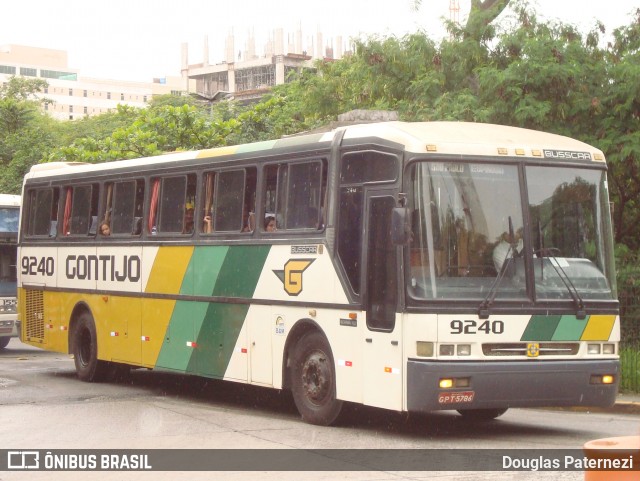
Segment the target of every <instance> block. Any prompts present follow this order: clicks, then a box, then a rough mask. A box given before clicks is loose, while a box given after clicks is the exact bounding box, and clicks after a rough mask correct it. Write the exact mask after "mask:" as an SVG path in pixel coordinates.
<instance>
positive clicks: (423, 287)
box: [18, 122, 620, 424]
mask: <svg viewBox="0 0 640 481" xmlns="http://www.w3.org/2000/svg"><path fill="white" fill-rule="evenodd" d="M606 172H607V171H606V163H605V159H604V155H603V153H602V152H601V151H599V150H597V149H595V148H593V147H591V146H589V145H586V144H584V143H581V142H578V141H575V140H572V139H569V138H566V137H562V136H558V135H552V134H547V133H541V132H536V131H531V130H525V129H519V128H512V127H504V126H497V125H487V124H473V123H456V122H433V123H402V122H389V123H380V124H368V125H358V126H349V127H343V128H339V129H336V130H334V131H332V132H327V133H319V134H309V135H304V136H299V137H291V138H286V139H281V140H275V141H270V142H259V143H254V144H247V145H239V146H233V147H223V148H217V149H211V150H202V151H197V152H179V153H172V154H167V155H163V156H158V157H152V158H142V159H136V160H124V161H117V162H111V163H105V164H98V165H88V164H70V163H69V164H67V163H50V164H42V165H38V166H35V167H33V168H32V169H31V172H30V173H29V174H27V176H26V177H25V182H24V191H23V208H22V222H21V232H20V250H19V266H18V267H19V279H18V296H19V297H18V305H19V310H20V316H21V319H22V321H23V323H22V337H23V340H24V342H26V343H28V344H31V345H33V346H38V347H41V348H43V349H48V350H53V351H57V352H65V353H66V352H69V353H72V354H73V355H74V359H75V366H76V370H77V374H78V377H79V378H80V379H81V380H83V381H98V380H101V379H104V378H105V377H108V376H109V374H110V373H112V372H113V371H114V370H116V369H120V368H123V367H124V368H128V367H131V366H135V367H144V368H153V369H162V370H169V371H173V372H178V373H186V374H193V375H198V376H205V377H210V378H216V379H224V380H229V381H236V382H241V383H249V384H255V385H259V386H268V387H272V388H276V389H290V390H291V391H292V393H293V397H294V400H295V403H296V406H297V407H298V409H299V411H300V413H301V414H302V417H303V419H305V420H306V421H308V422H311V423H317V424H331V423H333V422H334V421H335V420H336V419H337V417H338V415H339V413H340V411H341V408H342V406H343V403H344V402H351V403H361V404H365V405H369V406H377V407H381V408H386V409H391V410H396V411H417V412H426V411H433V410H447V409H448V410H457V411H459V412H460V413H461V414H462V415H463V416H467V417H469V418H484V419H489V418H494V417H496V416H499V415H500V414H502V413H503V412H504V411H506V409H507V408H509V407H523V406H525V407H526V406H607V405H610V404H612V403H613V402H614V400H615V397H616V392H617V387H618V382H619V376H620V368H619V358H618V341H619V337H620V335H619V331H620V322H619V318H618V302H617V300H616V288H615V274H614V263H613V241H612V233H611V223H610V212H609V200H608V189H607V176H606Z"/></svg>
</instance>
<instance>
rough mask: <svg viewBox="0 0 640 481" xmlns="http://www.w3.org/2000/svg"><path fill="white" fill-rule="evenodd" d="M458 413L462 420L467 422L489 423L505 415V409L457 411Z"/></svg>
mask: <svg viewBox="0 0 640 481" xmlns="http://www.w3.org/2000/svg"><path fill="white" fill-rule="evenodd" d="M458 412H459V413H460V414H461V415H462V417H463V418H465V419H467V420H469V421H490V420H492V419H495V418H497V417H500V416H502V415H503V414H504V413H506V412H507V408H496V409H459V410H458Z"/></svg>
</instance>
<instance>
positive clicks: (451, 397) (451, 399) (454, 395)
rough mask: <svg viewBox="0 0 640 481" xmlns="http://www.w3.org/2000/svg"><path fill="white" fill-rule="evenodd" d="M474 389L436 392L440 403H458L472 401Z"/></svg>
mask: <svg viewBox="0 0 640 481" xmlns="http://www.w3.org/2000/svg"><path fill="white" fill-rule="evenodd" d="M475 394H476V393H475V392H474V391H458V392H441V393H440V394H438V403H440V404H458V403H470V402H473V396H475Z"/></svg>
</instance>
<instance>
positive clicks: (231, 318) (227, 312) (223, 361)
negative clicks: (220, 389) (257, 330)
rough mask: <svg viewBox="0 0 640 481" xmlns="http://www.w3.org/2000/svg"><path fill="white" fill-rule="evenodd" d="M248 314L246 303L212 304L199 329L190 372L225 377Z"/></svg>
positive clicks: (189, 367) (190, 363) (189, 368)
mask: <svg viewBox="0 0 640 481" xmlns="http://www.w3.org/2000/svg"><path fill="white" fill-rule="evenodd" d="M248 311H249V306H248V305H246V304H221V303H216V302H212V303H210V304H209V306H208V309H207V312H206V315H205V317H204V320H203V322H202V326H201V327H200V329H199V334H198V338H197V343H198V348H197V349H196V352H197V356H192V357H191V360H190V362H189V366H188V371H189V372H195V373H198V374H200V375H203V376H213V377H217V378H222V377H224V374H225V372H226V371H227V367H228V366H229V361H230V360H231V356H232V355H233V351H234V349H235V346H236V343H237V342H238V337H239V336H240V331H241V330H242V326H243V325H244V320H245V318H246V317H247V312H248Z"/></svg>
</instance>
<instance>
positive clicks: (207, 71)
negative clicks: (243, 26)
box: [181, 29, 344, 102]
mask: <svg viewBox="0 0 640 481" xmlns="http://www.w3.org/2000/svg"><path fill="white" fill-rule="evenodd" d="M255 43H256V41H255V38H254V37H253V34H250V35H249V38H248V39H247V42H246V48H245V49H244V50H239V51H237V50H236V39H235V36H234V35H233V34H230V35H229V36H228V37H227V40H226V45H225V59H224V61H222V62H220V63H217V64H215V65H210V64H209V45H208V40H207V38H206V37H205V39H204V49H203V53H204V55H203V56H204V59H203V62H202V63H198V64H191V65H190V64H189V58H188V45H187V44H182V59H181V60H182V61H181V73H182V79H183V88H184V89H187V87H188V82H189V81H193V80H195V90H194V89H192V88H189V92H190V93H195V94H197V95H198V96H199V97H201V98H203V99H205V100H208V101H210V102H215V101H218V100H221V99H223V98H228V97H232V98H234V99H235V100H241V101H252V100H257V99H259V98H260V97H261V96H262V95H264V94H265V93H266V92H267V91H268V90H269V89H270V88H271V87H273V86H274V85H281V84H284V83H285V82H287V80H288V78H289V73H290V72H291V71H292V70H296V71H299V70H300V69H304V68H313V63H314V61H315V60H318V59H340V58H342V56H343V55H344V45H343V40H342V37H336V39H335V42H329V43H327V44H325V43H324V41H323V35H322V33H320V32H318V33H317V34H316V36H315V37H312V38H311V40H310V41H308V42H307V46H306V48H305V46H304V45H303V43H302V32H301V31H300V30H298V31H297V32H296V33H295V34H294V35H290V36H288V38H287V43H286V47H285V36H284V31H283V29H276V30H275V31H274V33H273V37H272V38H270V39H269V41H268V42H267V43H266V45H265V47H264V53H263V54H262V55H257V54H256V49H255ZM334 44H335V45H334ZM236 52H238V53H236Z"/></svg>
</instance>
